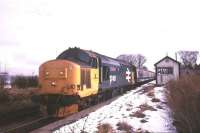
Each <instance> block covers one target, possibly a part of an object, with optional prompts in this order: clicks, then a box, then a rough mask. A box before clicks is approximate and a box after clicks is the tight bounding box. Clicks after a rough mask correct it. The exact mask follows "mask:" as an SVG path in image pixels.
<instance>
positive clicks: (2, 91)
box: [0, 88, 9, 103]
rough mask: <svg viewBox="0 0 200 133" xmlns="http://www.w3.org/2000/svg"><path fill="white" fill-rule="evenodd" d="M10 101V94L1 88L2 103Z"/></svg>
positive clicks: (0, 99)
mask: <svg viewBox="0 0 200 133" xmlns="http://www.w3.org/2000/svg"><path fill="white" fill-rule="evenodd" d="M8 101H9V95H8V93H7V91H6V90H3V89H1V88H0V103H5V102H8Z"/></svg>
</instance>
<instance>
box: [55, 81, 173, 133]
mask: <svg viewBox="0 0 200 133" xmlns="http://www.w3.org/2000/svg"><path fill="white" fill-rule="evenodd" d="M153 84H154V82H151V83H148V84H146V85H143V86H141V87H138V88H136V89H135V90H132V91H129V92H127V93H126V94H124V95H123V96H121V97H119V98H118V99H117V100H115V101H113V102H112V103H110V104H109V105H106V106H104V107H102V108H100V109H98V110H96V111H95V112H92V113H90V114H89V115H88V116H87V117H85V118H82V119H80V120H78V121H76V122H74V123H72V124H69V125H65V126H63V127H61V128H59V129H57V130H56V131H54V133H69V132H75V133H80V132H81V131H82V130H84V131H86V132H88V133H93V132H96V131H97V130H98V129H97V127H98V126H99V125H102V124H106V123H108V124H110V125H111V126H112V127H113V129H114V130H115V131H116V132H120V130H119V129H118V125H117V123H119V122H125V123H127V124H129V125H131V126H132V127H133V130H134V131H139V130H140V131H149V132H166V133H168V132H170V133H173V132H174V133H175V132H176V129H175V128H174V127H173V125H172V119H171V117H170V110H169V108H168V107H167V105H166V102H165V96H164V89H165V88H164V87H151V88H149V90H148V91H145V89H144V88H145V87H147V88H146V90H147V89H148V86H152V85H153ZM136 112H137V113H136ZM138 112H139V113H138Z"/></svg>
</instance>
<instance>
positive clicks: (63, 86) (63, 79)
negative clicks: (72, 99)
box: [39, 60, 80, 95]
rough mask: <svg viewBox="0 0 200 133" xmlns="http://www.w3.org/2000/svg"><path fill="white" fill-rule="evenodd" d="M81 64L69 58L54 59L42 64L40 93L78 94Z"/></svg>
mask: <svg viewBox="0 0 200 133" xmlns="http://www.w3.org/2000/svg"><path fill="white" fill-rule="evenodd" d="M79 75H80V66H79V65H77V64H75V63H72V62H70V61H67V60H52V61H48V62H46V63H44V64H42V65H41V66H40V70H39V82H40V86H41V89H40V94H65V95H76V93H77V89H79V86H80V76H79Z"/></svg>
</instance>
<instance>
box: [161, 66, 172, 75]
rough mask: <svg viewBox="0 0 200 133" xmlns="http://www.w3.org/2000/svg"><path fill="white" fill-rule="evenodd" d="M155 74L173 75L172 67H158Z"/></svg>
mask: <svg viewBox="0 0 200 133" xmlns="http://www.w3.org/2000/svg"><path fill="white" fill-rule="evenodd" d="M157 73H158V74H173V68H172V67H158V68H157Z"/></svg>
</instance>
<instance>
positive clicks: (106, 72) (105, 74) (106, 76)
mask: <svg viewBox="0 0 200 133" xmlns="http://www.w3.org/2000/svg"><path fill="white" fill-rule="evenodd" d="M109 76H110V68H109V67H108V66H103V81H105V80H109Z"/></svg>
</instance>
